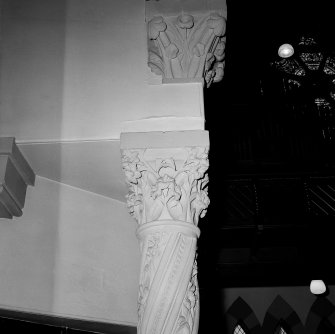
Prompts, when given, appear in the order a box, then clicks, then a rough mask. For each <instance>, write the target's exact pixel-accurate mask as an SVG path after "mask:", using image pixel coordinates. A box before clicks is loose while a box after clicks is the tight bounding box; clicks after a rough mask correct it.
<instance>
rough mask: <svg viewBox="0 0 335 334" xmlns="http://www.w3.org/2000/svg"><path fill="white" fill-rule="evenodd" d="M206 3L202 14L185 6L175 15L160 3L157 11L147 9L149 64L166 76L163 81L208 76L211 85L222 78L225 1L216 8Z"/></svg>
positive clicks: (157, 72) (155, 71) (158, 73)
mask: <svg viewBox="0 0 335 334" xmlns="http://www.w3.org/2000/svg"><path fill="white" fill-rule="evenodd" d="M191 2H192V1H191ZM193 2H194V1H193ZM162 3H164V1H162ZM203 5H204V7H203V8H202V10H201V12H200V13H199V12H195V13H193V12H191V9H192V8H193V7H190V9H189V10H190V11H184V10H183V8H181V9H182V10H181V11H179V12H178V14H177V15H171V13H170V11H168V13H169V14H170V15H166V11H167V8H166V7H164V6H163V7H162V8H160V6H159V5H157V4H155V6H156V7H155V8H154V9H155V10H151V11H150V10H148V11H147V30H148V66H149V67H150V69H151V71H152V72H154V73H155V74H156V75H160V76H162V78H163V83H164V82H165V83H169V82H175V80H177V82H180V79H184V82H188V81H189V80H190V81H192V79H204V80H205V83H206V85H207V86H208V87H209V86H210V85H211V83H212V82H218V81H221V80H222V78H223V74H224V65H225V63H224V59H225V43H226V37H225V31H226V16H227V15H226V11H225V10H224V9H225V2H223V3H222V4H221V6H222V7H221V8H220V10H218V9H217V10H216V11H212V10H210V9H209V8H206V7H205V4H203ZM148 6H150V4H149V5H148ZM151 6H152V5H151ZM160 9H161V10H160ZM176 9H177V11H178V8H176ZM159 13H160V14H161V15H158V14H159ZM164 14H165V15H164ZM150 15H154V16H152V17H151V16H150Z"/></svg>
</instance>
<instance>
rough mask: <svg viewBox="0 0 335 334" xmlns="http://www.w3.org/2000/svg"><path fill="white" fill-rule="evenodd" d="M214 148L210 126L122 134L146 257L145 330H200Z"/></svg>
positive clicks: (158, 333) (141, 302)
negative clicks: (203, 235)
mask: <svg viewBox="0 0 335 334" xmlns="http://www.w3.org/2000/svg"><path fill="white" fill-rule="evenodd" d="M192 140H193V145H194V146H192V145H190V144H191V143H192ZM150 144H151V145H150ZM183 144H187V146H182V145H183ZM132 146H133V147H134V148H131V147H132ZM145 146H146V147H145ZM150 146H151V147H150ZM208 149H209V140H208V133H207V131H181V132H162V133H159V132H156V133H129V134H122V135H121V152H122V166H123V169H124V172H125V175H126V182H127V184H128V186H129V194H128V195H127V205H128V208H129V211H130V213H131V215H132V216H133V217H134V218H135V219H136V220H137V222H138V229H137V236H138V239H139V241H140V250H141V257H142V259H141V272H140V281H139V296H138V318H139V321H138V327H137V332H138V333H139V334H149V333H150V334H163V333H164V334H183V333H188V334H196V333H197V332H198V324H199V287H198V281H197V263H196V245H197V238H198V237H199V235H200V230H199V228H198V227H197V225H198V220H199V217H202V216H204V214H205V212H206V209H207V206H208V204H209V198H208V195H207V183H208V176H207V168H208Z"/></svg>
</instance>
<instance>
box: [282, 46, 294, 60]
mask: <svg viewBox="0 0 335 334" xmlns="http://www.w3.org/2000/svg"><path fill="white" fill-rule="evenodd" d="M293 54H294V49H293V46H292V45H291V44H282V45H281V46H280V47H279V49H278V55H279V57H282V58H289V57H291V56H292V55H293Z"/></svg>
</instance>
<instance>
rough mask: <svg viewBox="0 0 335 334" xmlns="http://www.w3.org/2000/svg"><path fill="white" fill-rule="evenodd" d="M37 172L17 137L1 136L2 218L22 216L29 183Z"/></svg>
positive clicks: (0, 204)
mask: <svg viewBox="0 0 335 334" xmlns="http://www.w3.org/2000/svg"><path fill="white" fill-rule="evenodd" d="M34 183H35V174H34V172H33V170H32V169H31V167H30V166H29V164H28V162H27V161H26V160H25V158H24V157H23V155H22V153H21V152H20V150H19V149H18V147H17V146H16V144H15V138H13V137H3V138H0V218H13V216H21V215H22V208H23V206H24V202H25V197H26V190H27V186H28V185H34Z"/></svg>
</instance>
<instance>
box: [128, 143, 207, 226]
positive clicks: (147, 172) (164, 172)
mask: <svg viewBox="0 0 335 334" xmlns="http://www.w3.org/2000/svg"><path fill="white" fill-rule="evenodd" d="M122 167H123V169H124V172H125V175H126V181H127V183H128V186H129V194H128V195H127V204H128V208H129V210H130V213H131V215H133V216H134V217H135V219H136V220H137V221H138V223H139V224H140V225H142V224H145V223H148V222H152V221H157V220H168V219H171V220H179V221H184V222H188V223H192V224H194V225H198V220H199V217H203V216H204V215H205V213H206V209H207V206H208V204H209V198H208V195H207V183H208V176H207V174H206V171H207V169H208V147H184V148H175V149H171V148H166V149H129V150H123V151H122Z"/></svg>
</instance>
